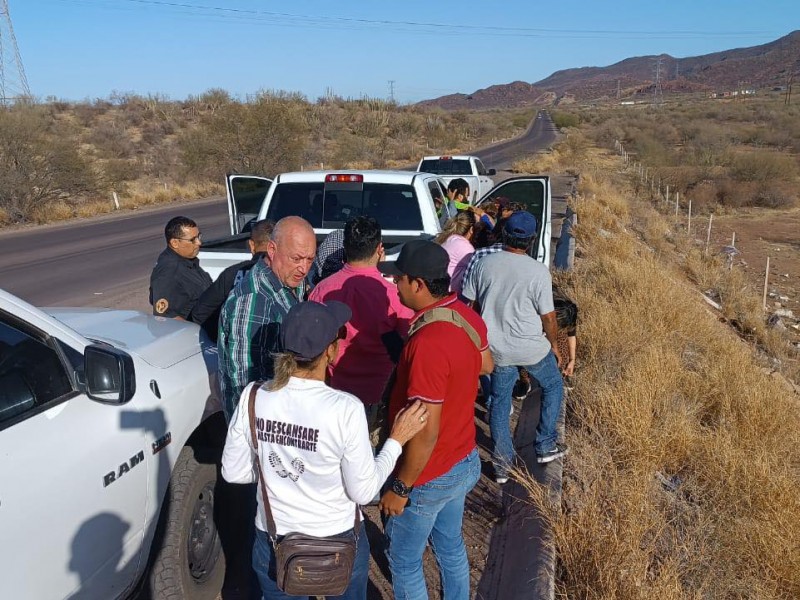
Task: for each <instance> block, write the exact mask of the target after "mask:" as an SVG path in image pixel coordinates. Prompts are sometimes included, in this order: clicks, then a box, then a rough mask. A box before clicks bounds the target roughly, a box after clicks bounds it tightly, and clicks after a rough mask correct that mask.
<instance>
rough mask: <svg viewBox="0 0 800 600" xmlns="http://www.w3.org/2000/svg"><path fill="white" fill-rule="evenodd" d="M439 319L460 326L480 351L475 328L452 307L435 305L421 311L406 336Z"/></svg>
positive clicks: (478, 336)
mask: <svg viewBox="0 0 800 600" xmlns="http://www.w3.org/2000/svg"><path fill="white" fill-rule="evenodd" d="M440 321H444V322H446V323H452V324H453V325H455V326H456V327H460V328H461V329H463V330H464V333H466V334H467V335H468V336H469V339H470V340H472V343H473V344H474V345H475V347H476V348H477V349H478V351H480V349H481V336H480V335H478V332H477V331H475V328H474V327H473V326H472V325H470V324H469V322H468V321H467V320H466V319H465V318H464V317H462V316H461V315H460V314H459V313H458V312H457V311H455V310H453V309H452V308H447V307H446V306H437V307H436V308H432V309H430V310H426V311H425V312H424V313H422V314H421V315H420V316H419V318H417V320H416V321H414V324H413V325H412V326H411V327H410V328H409V330H408V337H409V338H410V337H411V336H412V335H414V334H415V333H416V332H417V331H419V330H420V329H422V328H423V327H425V326H426V325H430V324H431V323H437V322H440Z"/></svg>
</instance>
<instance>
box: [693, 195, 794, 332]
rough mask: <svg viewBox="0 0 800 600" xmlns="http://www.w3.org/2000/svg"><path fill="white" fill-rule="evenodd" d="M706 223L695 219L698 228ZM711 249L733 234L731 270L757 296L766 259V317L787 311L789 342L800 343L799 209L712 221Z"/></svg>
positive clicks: (761, 211)
mask: <svg viewBox="0 0 800 600" xmlns="http://www.w3.org/2000/svg"><path fill="white" fill-rule="evenodd" d="M707 223H708V219H707V218H700V219H698V227H699V228H704V227H705V226H707ZM712 229H713V231H712V236H711V237H712V249H713V250H715V251H720V249H721V248H722V247H723V246H725V245H730V243H731V241H732V239H733V235H734V233H735V234H736V243H735V247H736V249H737V250H738V252H739V254H737V255H736V257H735V259H734V261H733V265H734V268H737V269H741V270H742V271H743V272H744V273H745V274H746V275H747V280H748V282H749V284H750V285H751V287H752V288H753V289H754V290H755V291H756V292H757V293H758V294H761V293H762V292H763V289H764V274H765V270H766V263H767V257H769V284H768V287H767V292H768V297H767V309H768V312H769V313H770V314H773V313H775V311H776V310H779V309H785V310H786V309H788V310H790V311H792V313H793V314H794V318H787V319H786V323H785V324H786V325H787V331H788V332H789V334H790V336H791V339H792V341H793V342H795V343H798V342H800V329H798V328H795V327H793V325H797V319H800V208H795V209H790V210H781V211H776V210H769V209H751V210H747V211H745V212H741V213H738V214H736V215H727V216H720V217H714V219H713V226H712Z"/></svg>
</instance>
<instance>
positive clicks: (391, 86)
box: [389, 79, 394, 104]
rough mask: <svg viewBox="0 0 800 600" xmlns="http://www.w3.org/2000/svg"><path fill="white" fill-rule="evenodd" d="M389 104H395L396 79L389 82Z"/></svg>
mask: <svg viewBox="0 0 800 600" xmlns="http://www.w3.org/2000/svg"><path fill="white" fill-rule="evenodd" d="M389 102H391V103H392V104H394V79H390V80H389Z"/></svg>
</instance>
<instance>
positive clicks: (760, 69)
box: [419, 30, 800, 110]
mask: <svg viewBox="0 0 800 600" xmlns="http://www.w3.org/2000/svg"><path fill="white" fill-rule="evenodd" d="M658 62H660V63H661V66H660V69H659V70H660V81H661V88H662V90H663V94H664V96H668V95H669V94H672V93H676V92H709V93H710V92H717V93H720V94H722V93H725V92H730V91H733V90H744V89H756V90H763V89H765V88H766V89H772V88H775V87H781V86H785V85H786V83H787V81H788V78H789V75H790V74H791V73H794V74H795V75H796V79H797V81H796V83H797V84H800V30H798V31H793V32H792V33H790V34H789V35H786V36H784V37H782V38H779V39H777V40H775V41H774V42H769V43H767V44H763V45H761V46H752V47H750V48H736V49H734V50H725V51H722V52H714V53H713V54H704V55H703V56H692V57H688V58H675V57H673V56H670V55H669V54H661V55H659V56H637V57H634V58H626V59H625V60H622V61H620V62H618V63H615V64H613V65H610V66H607V67H580V68H577V69H565V70H563V71H556V72H555V73H553V74H552V75H550V77H547V78H546V79H542V80H541V81H537V82H535V83H525V82H523V81H514V82H513V83H507V84H502V85H493V86H490V87H488V88H485V89H482V90H478V91H476V92H473V93H471V94H450V95H448V96H442V97H440V98H435V99H432V100H424V101H422V102H420V103H419V104H420V105H424V106H439V107H441V108H444V109H448V110H456V109H476V108H512V107H522V106H542V105H544V106H547V105H552V104H559V103H568V102H574V101H580V102H586V101H595V100H596V101H603V100H616V99H617V98H619V99H620V100H621V101H625V100H635V99H644V98H647V97H652V95H653V92H654V90H655V80H656V65H657V63H658Z"/></svg>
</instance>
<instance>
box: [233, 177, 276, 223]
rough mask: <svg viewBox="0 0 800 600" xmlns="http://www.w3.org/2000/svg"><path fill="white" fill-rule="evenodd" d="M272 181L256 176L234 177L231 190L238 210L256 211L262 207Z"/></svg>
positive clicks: (245, 211) (243, 211) (241, 211)
mask: <svg viewBox="0 0 800 600" xmlns="http://www.w3.org/2000/svg"><path fill="white" fill-rule="evenodd" d="M270 185H272V183H271V182H269V181H266V180H265V179H257V178H255V177H233V178H232V179H231V192H232V194H233V198H234V199H235V201H236V210H237V211H238V212H240V213H248V214H250V213H255V214H258V211H259V210H260V209H261V204H262V203H263V202H264V198H266V197H267V192H268V191H269V187H270Z"/></svg>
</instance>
